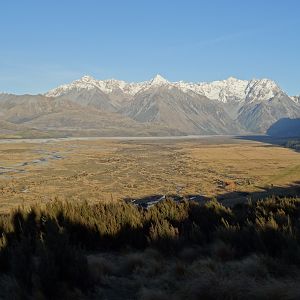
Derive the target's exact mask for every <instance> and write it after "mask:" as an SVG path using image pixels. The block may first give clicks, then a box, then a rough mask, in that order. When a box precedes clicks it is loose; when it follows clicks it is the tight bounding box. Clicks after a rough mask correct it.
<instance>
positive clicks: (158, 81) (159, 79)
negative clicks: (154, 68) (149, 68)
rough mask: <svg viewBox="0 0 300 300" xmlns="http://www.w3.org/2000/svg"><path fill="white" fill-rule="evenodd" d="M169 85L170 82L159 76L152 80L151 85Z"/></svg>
mask: <svg viewBox="0 0 300 300" xmlns="http://www.w3.org/2000/svg"><path fill="white" fill-rule="evenodd" d="M167 83H169V81H168V80H167V79H165V78H163V77H162V76H161V75H159V74H157V75H156V76H155V77H154V78H153V79H152V80H151V84H152V85H163V84H167Z"/></svg>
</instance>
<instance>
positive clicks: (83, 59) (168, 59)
mask: <svg viewBox="0 0 300 300" xmlns="http://www.w3.org/2000/svg"><path fill="white" fill-rule="evenodd" d="M299 16H300V1H299V0H251V1H250V0H249V1H246V0H207V1H204V0H195V1H193V0H181V1H177V0H169V1H168V0H151V1H147V0H126V1H125V0H119V1H118V0H110V1H107V0H106V1H102V0H98V1H97V0H72V1H71V0H51V1H41V0H26V1H24V0H19V1H16V0H6V1H5V0H3V1H1V2H0V91H3V92H13V93H19V94H20V93H41V92H45V91H47V90H49V89H51V88H54V87H56V86H57V85H59V84H62V83H67V82H70V81H72V80H74V79H78V78H79V77H81V76H83V75H86V74H88V75H92V76H94V77H95V78H97V79H106V78H117V79H124V80H127V81H143V80H148V79H150V78H151V77H153V76H154V75H155V74H156V73H160V74H161V75H163V76H164V77H166V78H167V79H169V80H171V81H177V80H184V81H211V80H217V79H225V78H227V77H229V76H234V77H238V78H241V79H252V78H262V77H268V78H272V79H274V80H275V81H276V82H277V83H278V84H279V85H280V86H281V87H282V88H283V89H284V90H286V91H287V92H288V93H289V94H291V95H294V94H300V17H299Z"/></svg>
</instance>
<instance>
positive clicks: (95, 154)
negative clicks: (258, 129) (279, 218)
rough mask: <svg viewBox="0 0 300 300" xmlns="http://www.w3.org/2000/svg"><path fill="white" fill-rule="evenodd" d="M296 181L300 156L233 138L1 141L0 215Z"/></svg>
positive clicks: (236, 194) (243, 190)
mask: <svg viewBox="0 0 300 300" xmlns="http://www.w3.org/2000/svg"><path fill="white" fill-rule="evenodd" d="M299 179H300V153H297V152H295V151H293V150H291V149H287V148H283V147H280V146H275V145H270V144H265V143H261V142H255V141H249V140H241V139H234V138H230V137H207V138H195V139H191V138H189V139H157V140H155V139H138V140H125V139H123V140H110V139H90V140H89V139H86V140H60V141H57V140H56V141H55V140H54V141H53V140H49V141H38V140H37V141H34V140H31V141H12V142H5V141H1V142H0V195H1V198H0V199H1V200H0V210H1V211H7V210H8V209H10V208H12V207H15V206H17V205H20V204H25V205H29V204H33V203H36V202H46V201H51V200H54V199H57V198H58V199H61V200H64V199H66V200H71V201H81V200H87V201H92V202H96V201H115V200H119V199H125V198H142V197H145V196H149V195H165V194H179V195H181V196H190V197H191V195H201V196H204V197H213V196H219V197H220V199H223V200H224V201H226V197H227V196H226V195H230V198H231V199H234V198H236V199H240V198H241V197H242V198H245V197H248V196H247V193H252V192H261V191H264V190H265V189H271V188H272V187H273V186H274V187H275V186H276V187H280V186H282V187H285V186H288V185H292V184H293V183H295V182H297V181H299ZM224 198H225V199H224Z"/></svg>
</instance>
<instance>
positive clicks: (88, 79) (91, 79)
mask: <svg viewBox="0 0 300 300" xmlns="http://www.w3.org/2000/svg"><path fill="white" fill-rule="evenodd" d="M94 80H95V78H94V77H92V76H89V75H84V76H82V77H81V78H80V81H85V82H87V81H94Z"/></svg>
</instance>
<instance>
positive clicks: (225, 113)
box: [0, 75, 300, 137]
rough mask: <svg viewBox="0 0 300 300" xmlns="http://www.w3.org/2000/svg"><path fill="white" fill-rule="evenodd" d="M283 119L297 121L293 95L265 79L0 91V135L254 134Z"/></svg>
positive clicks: (79, 83)
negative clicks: (16, 92) (36, 92)
mask: <svg viewBox="0 0 300 300" xmlns="http://www.w3.org/2000/svg"><path fill="white" fill-rule="evenodd" d="M283 118H290V119H296V118H300V97H299V96H289V95H287V93H285V92H284V91H283V90H282V89H281V88H280V87H279V86H278V85H277V84H276V83H275V82H274V81H272V80H270V79H253V80H240V79H236V78H233V77H229V78H228V79H226V80H220V81H213V82H201V83H189V82H183V81H179V82H169V81H168V80H166V79H165V78H163V77H162V76H160V75H157V76H155V77H154V78H153V79H152V80H149V81H144V82H138V83H128V82H125V81H121V80H115V79H110V80H96V79H94V78H93V77H90V76H84V77H82V78H80V79H78V80H75V81H73V82H71V83H69V84H64V85H61V86H59V87H57V88H55V89H52V90H50V91H48V92H47V93H45V94H43V95H42V94H39V95H13V94H7V93H2V94H1V93H0V136H1V137H50V136H53V137H58V136H159V135H160V136H162V135H166V136H167V135H187V134H195V135H210V134H248V133H255V134H261V133H266V132H267V130H268V129H269V128H270V127H271V126H272V124H274V123H276V122H277V121H278V120H280V119H283Z"/></svg>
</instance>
